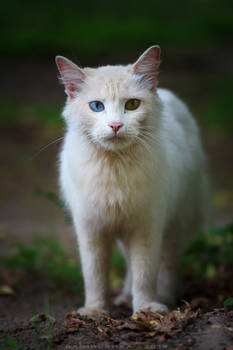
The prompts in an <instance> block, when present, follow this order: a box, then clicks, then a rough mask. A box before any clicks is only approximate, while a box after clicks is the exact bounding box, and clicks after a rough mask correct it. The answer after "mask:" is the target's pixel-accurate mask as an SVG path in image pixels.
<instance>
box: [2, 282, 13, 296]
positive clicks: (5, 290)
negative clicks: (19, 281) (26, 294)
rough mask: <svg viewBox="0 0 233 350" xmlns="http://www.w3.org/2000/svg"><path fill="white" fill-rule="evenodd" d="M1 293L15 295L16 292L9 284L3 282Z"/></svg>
mask: <svg viewBox="0 0 233 350" xmlns="http://www.w3.org/2000/svg"><path fill="white" fill-rule="evenodd" d="M0 294H2V295H13V294H15V292H14V290H13V289H12V288H11V287H10V286H7V285H4V284H3V285H2V286H0Z"/></svg>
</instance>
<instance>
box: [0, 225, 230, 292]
mask: <svg viewBox="0 0 233 350" xmlns="http://www.w3.org/2000/svg"><path fill="white" fill-rule="evenodd" d="M232 242H233V225H230V226H227V227H224V228H219V229H212V230H211V231H210V232H209V233H206V234H199V235H198V236H197V237H196V239H195V240H194V241H193V243H192V244H191V245H190V246H189V248H188V250H187V251H186V253H185V255H184V257H183V259H182V272H183V273H189V274H190V275H192V276H193V278H194V279H196V280H198V281H201V280H210V279H215V278H217V279H224V278H225V272H226V271H229V270H230V269H232V266H233V248H232ZM1 260H2V261H1V262H2V263H3V265H4V266H6V267H7V268H8V269H9V270H10V271H17V270H20V271H24V272H25V273H26V274H27V273H28V274H29V275H31V274H32V273H35V272H36V273H39V274H40V275H42V276H44V277H46V278H47V280H48V281H49V284H50V285H51V284H52V285H53V286H55V287H56V288H58V289H59V290H69V291H72V292H74V293H77V294H80V293H82V277H81V267H80V264H79V262H78V260H73V259H70V258H69V257H68V256H67V254H66V253H65V252H64V250H63V248H62V246H61V244H60V243H59V242H58V241H57V240H56V239H53V240H40V241H33V242H32V243H31V244H30V245H24V244H20V245H17V247H16V252H15V253H14V254H13V255H11V256H5V257H3V258H2V259H1ZM124 273H125V263H124V261H123V258H122V256H121V254H120V253H119V251H118V250H114V253H113V257H112V269H111V283H112V286H113V287H114V288H115V287H119V286H120V285H121V284H122V280H123V276H124ZM232 288H233V283H232Z"/></svg>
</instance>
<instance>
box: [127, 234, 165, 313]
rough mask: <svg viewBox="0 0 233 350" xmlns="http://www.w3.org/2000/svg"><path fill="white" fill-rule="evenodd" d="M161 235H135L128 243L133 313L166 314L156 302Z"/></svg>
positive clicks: (163, 306)
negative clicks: (148, 310) (144, 311)
mask: <svg viewBox="0 0 233 350" xmlns="http://www.w3.org/2000/svg"><path fill="white" fill-rule="evenodd" d="M161 240H162V234H160V233H157V234H152V233H145V232H143V231H142V233H140V234H135V235H133V236H132V237H131V239H130V242H129V252H130V260H131V271H132V296H133V312H134V313H135V312H137V311H140V310H146V309H150V310H151V311H153V312H159V313H163V314H165V313H167V312H168V308H167V306H166V305H164V304H161V303H159V302H157V301H156V279H157V274H158V269H159V260H160V253H161Z"/></svg>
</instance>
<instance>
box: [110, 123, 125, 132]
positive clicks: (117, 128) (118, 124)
mask: <svg viewBox="0 0 233 350" xmlns="http://www.w3.org/2000/svg"><path fill="white" fill-rule="evenodd" d="M108 125H109V126H110V128H112V130H113V131H114V132H115V133H117V131H118V130H119V129H120V128H121V127H122V126H123V123H121V122H111V123H109V124H108Z"/></svg>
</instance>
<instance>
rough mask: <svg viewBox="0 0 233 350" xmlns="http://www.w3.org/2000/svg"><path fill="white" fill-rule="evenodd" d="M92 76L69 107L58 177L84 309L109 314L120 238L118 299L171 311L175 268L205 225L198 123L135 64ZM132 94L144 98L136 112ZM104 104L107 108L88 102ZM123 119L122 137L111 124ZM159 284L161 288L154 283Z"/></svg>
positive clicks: (104, 69)
mask: <svg viewBox="0 0 233 350" xmlns="http://www.w3.org/2000/svg"><path fill="white" fill-rule="evenodd" d="M82 71H83V72H84V74H85V75H86V77H87V78H86V80H85V82H84V83H83V85H82V88H81V89H80V91H79V92H78V93H77V95H76V96H75V98H69V97H68V100H67V103H66V106H65V108H64V111H63V116H64V118H65V120H66V123H67V130H66V134H65V140H64V144H63V148H62V151H61V155H60V184H61V189H62V192H63V196H64V198H65V200H66V203H67V205H68V207H69V208H70V210H71V213H72V216H73V220H74V224H75V228H76V232H77V236H78V242H79V248H80V255H81V261H82V268H83V275H84V282H85V305H84V307H83V308H81V309H80V312H81V313H83V314H90V313H95V312H98V311H100V312H107V310H108V271H109V263H110V257H111V250H112V246H113V243H114V242H115V241H118V242H119V244H120V246H121V248H122V250H123V253H124V255H125V257H126V260H127V265H128V272H127V277H126V282H125V286H124V288H123V291H122V294H121V295H120V297H118V299H117V300H116V303H117V304H119V303H121V302H126V301H129V299H130V296H131V295H132V303H133V311H134V312H136V311H138V310H141V309H146V308H150V309H152V310H153V311H160V312H166V311H167V310H168V309H167V306H170V305H172V304H173V303H174V301H175V284H176V283H175V271H176V268H177V263H178V260H179V257H180V255H181V254H182V252H183V250H184V247H185V246H186V244H187V242H188V241H189V240H190V238H191V237H192V235H193V233H195V232H196V231H197V230H198V229H199V228H200V227H201V226H202V224H203V220H204V217H205V207H206V198H207V196H206V193H207V178H206V174H205V159H204V155H203V150H202V146H201V142H200V137H199V131H198V128H197V125H196V123H195V121H194V119H193V118H192V116H191V114H190V112H189V110H188V109H187V107H186V105H185V104H184V103H183V102H181V101H180V100H179V99H178V98H177V97H176V96H175V95H174V94H173V93H172V92H170V91H168V90H165V89H157V90H156V91H155V92H153V91H151V90H150V89H148V88H146V86H145V84H144V85H142V84H140V79H139V77H138V76H137V75H136V74H134V72H133V65H129V66H106V67H100V68H97V69H90V68H85V69H83V70H82ZM130 98H137V99H140V100H141V105H140V106H139V108H138V109H136V110H134V111H126V110H125V109H124V104H125V101H127V100H128V99H130ZM93 100H99V101H102V102H103V103H104V105H105V110H104V111H103V112H93V111H92V110H91V109H90V107H89V105H88V103H89V102H90V101H93ZM112 121H119V122H122V123H123V124H124V125H123V127H122V128H121V129H120V130H119V138H117V139H116V138H114V137H113V136H114V135H113V130H112V129H111V127H109V125H108V124H109V123H110V122H112ZM156 281H157V288H156Z"/></svg>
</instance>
